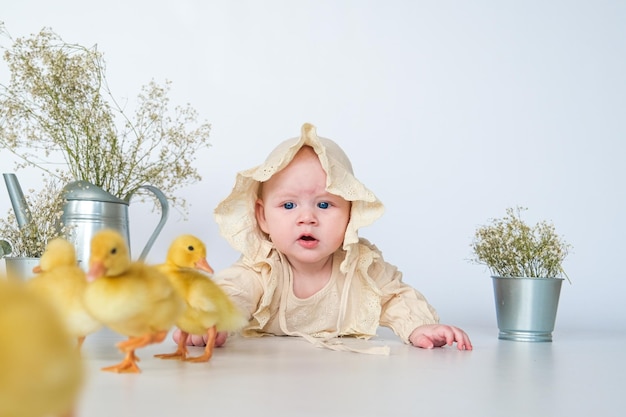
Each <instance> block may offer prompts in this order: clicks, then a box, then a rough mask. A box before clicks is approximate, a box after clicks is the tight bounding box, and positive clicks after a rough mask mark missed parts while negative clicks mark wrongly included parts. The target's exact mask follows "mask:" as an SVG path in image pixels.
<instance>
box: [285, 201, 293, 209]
mask: <svg viewBox="0 0 626 417" xmlns="http://www.w3.org/2000/svg"><path fill="white" fill-rule="evenodd" d="M295 206H296V205H295V204H293V203H292V202H291V201H289V202H288V203H285V204H283V207H284V208H286V209H287V210H291V209H292V208H294V207H295Z"/></svg>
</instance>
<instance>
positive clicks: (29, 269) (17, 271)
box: [4, 256, 40, 281]
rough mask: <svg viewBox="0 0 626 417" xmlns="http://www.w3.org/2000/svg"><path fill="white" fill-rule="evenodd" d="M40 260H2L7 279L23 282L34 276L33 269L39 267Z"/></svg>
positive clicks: (16, 257)
mask: <svg viewBox="0 0 626 417" xmlns="http://www.w3.org/2000/svg"><path fill="white" fill-rule="evenodd" d="M39 259H40V258H27V257H19V256H7V257H5V258H4V262H5V264H4V265H5V267H6V274H7V279H9V280H11V281H25V280H27V279H30V278H32V277H33V276H35V273H34V272H33V268H34V267H36V266H38V265H39Z"/></svg>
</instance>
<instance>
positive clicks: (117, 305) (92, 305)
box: [85, 229, 185, 372]
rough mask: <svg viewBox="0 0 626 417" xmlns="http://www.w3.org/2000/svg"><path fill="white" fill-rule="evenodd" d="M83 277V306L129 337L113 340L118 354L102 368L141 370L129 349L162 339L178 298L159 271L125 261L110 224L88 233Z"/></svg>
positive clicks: (123, 249)
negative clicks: (88, 249)
mask: <svg viewBox="0 0 626 417" xmlns="http://www.w3.org/2000/svg"><path fill="white" fill-rule="evenodd" d="M87 280H88V281H89V284H88V285H87V290H86V292H85V305H86V306H87V309H88V311H89V312H90V313H91V314H92V315H93V316H94V317H95V318H96V319H98V320H100V321H101V322H102V323H104V324H105V325H106V326H108V327H109V328H111V329H112V330H113V331H115V332H118V333H120V334H123V335H126V336H128V337H129V338H128V340H126V341H123V342H120V343H118V344H117V347H118V348H119V349H120V350H121V351H122V352H124V353H125V354H126V357H125V358H124V360H123V361H122V362H120V363H119V364H117V365H114V366H110V367H107V368H103V370H104V371H112V372H141V371H140V369H139V367H138V366H137V363H136V362H137V361H138V358H137V357H136V356H135V350H136V349H139V348H142V347H144V346H147V345H149V344H151V343H160V342H162V341H163V339H164V338H165V337H166V336H167V333H168V331H169V330H170V328H172V327H173V326H174V323H175V322H176V320H177V319H178V317H179V316H180V314H181V313H182V312H183V309H184V308H185V303H184V301H183V300H182V298H181V297H180V295H179V294H178V292H177V291H176V290H175V289H174V287H173V286H172V284H171V283H170V282H169V280H168V279H167V277H166V276H165V275H164V274H163V273H161V272H159V271H158V270H157V269H156V268H155V267H151V266H148V265H145V264H144V263H141V262H132V261H131V259H130V253H129V250H128V245H127V244H126V241H125V240H124V238H123V237H122V235H121V234H120V233H119V232H117V231H114V230H109V229H104V230H101V231H99V232H98V233H96V234H95V235H94V237H93V238H92V240H91V255H90V258H89V271H88V272H87Z"/></svg>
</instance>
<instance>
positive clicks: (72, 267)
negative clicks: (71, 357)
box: [26, 238, 102, 350]
mask: <svg viewBox="0 0 626 417" xmlns="http://www.w3.org/2000/svg"><path fill="white" fill-rule="evenodd" d="M33 272H35V273H36V275H35V276H34V277H33V278H32V279H30V280H28V281H26V285H27V286H28V287H30V288H31V289H32V290H33V291H34V292H36V293H38V294H40V295H41V296H42V297H44V298H46V299H47V300H49V301H50V303H51V304H52V306H53V307H55V308H56V309H57V311H58V312H59V314H60V315H61V318H62V319H63V320H64V322H65V324H66V327H67V329H68V330H69V332H70V334H71V335H72V336H73V337H76V338H77V339H78V349H79V350H80V348H81V346H82V344H83V341H84V340H85V337H86V336H87V335H89V334H91V333H94V332H96V331H97V330H98V329H100V327H102V324H101V323H100V322H99V321H98V320H96V319H95V318H93V317H92V316H91V314H89V313H88V312H87V310H86V309H85V305H84V303H83V296H84V294H85V289H86V288H87V277H86V274H85V272H84V271H83V270H82V269H81V268H80V267H79V266H78V264H77V260H76V250H75V249H74V245H72V244H71V243H70V242H68V241H67V240H65V239H63V238H56V239H53V240H51V241H50V242H48V245H47V246H46V250H45V251H44V253H43V255H42V256H41V259H40V261H39V266H37V267H35V268H34V269H33Z"/></svg>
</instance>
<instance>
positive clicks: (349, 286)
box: [174, 124, 472, 350]
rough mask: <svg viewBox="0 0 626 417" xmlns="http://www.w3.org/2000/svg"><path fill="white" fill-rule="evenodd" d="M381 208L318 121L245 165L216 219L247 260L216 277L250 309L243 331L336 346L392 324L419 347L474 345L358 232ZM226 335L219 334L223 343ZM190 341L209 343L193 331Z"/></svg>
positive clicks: (230, 293)
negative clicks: (339, 339)
mask: <svg viewBox="0 0 626 417" xmlns="http://www.w3.org/2000/svg"><path fill="white" fill-rule="evenodd" d="M382 213H383V205H382V203H381V202H380V201H379V200H378V199H377V198H376V196H375V195H374V194H373V193H372V192H371V191H370V190H368V189H367V188H366V187H365V186H364V185H363V184H361V182H359V181H358V180H357V179H356V178H355V177H354V175H353V172H352V166H351V163H350V161H349V159H348V158H347V156H346V155H345V153H344V152H343V151H342V150H341V148H340V147H339V146H338V145H337V144H336V143H335V142H333V141H331V140H329V139H325V138H320V137H318V136H317V134H316V131H315V127H314V126H312V125H310V124H305V125H304V126H303V127H302V134H301V136H300V137H299V138H294V139H291V140H288V141H285V142H283V143H281V144H280V145H279V146H278V147H277V148H275V149H274V151H273V152H272V153H271V154H270V155H269V157H268V158H267V160H266V161H265V163H264V164H262V165H260V166H258V167H255V168H252V169H249V170H246V171H242V172H240V173H239V174H238V175H237V180H236V183H235V186H234V188H233V191H232V193H231V194H230V195H229V196H228V197H227V198H226V199H225V200H223V201H222V202H221V203H220V204H219V205H218V206H217V208H216V210H215V218H216V221H217V223H218V225H219V227H220V232H221V234H222V236H224V237H225V238H226V239H227V240H228V241H229V242H230V244H231V245H232V246H233V247H234V248H235V249H237V250H238V251H239V252H241V257H240V259H239V260H238V261H237V262H236V263H235V264H233V265H232V266H231V267H229V268H227V269H225V270H223V271H221V272H219V273H218V274H217V275H216V276H215V277H214V278H215V280H216V281H217V282H219V283H220V285H221V286H222V287H223V288H224V290H225V291H226V292H227V293H228V294H229V295H230V296H231V297H232V299H233V301H234V302H235V303H236V304H237V305H238V306H239V307H240V308H241V309H242V310H244V312H245V313H246V314H247V315H248V317H249V322H248V325H247V326H246V327H245V328H244V330H243V334H244V335H248V336H251V335H263V334H272V335H292V336H301V337H304V338H306V339H308V340H310V341H311V342H312V343H316V344H318V345H319V344H321V345H324V346H326V347H328V348H331V349H337V346H338V345H341V344H337V343H332V344H331V343H328V342H329V340H330V339H331V338H335V337H339V336H354V337H358V338H370V337H372V336H375V335H376V330H377V328H378V327H379V326H386V327H389V328H391V329H392V330H393V331H394V332H395V333H396V334H397V335H398V336H399V337H400V338H401V339H402V340H403V341H404V342H405V343H411V344H412V345H413V346H417V347H421V348H433V347H441V346H445V345H452V344H453V343H455V342H456V344H457V347H458V349H460V350H471V349H472V344H471V342H470V339H469V337H468V335H467V334H466V333H465V332H464V331H463V330H461V329H459V328H458V327H455V326H449V325H443V324H438V323H439V317H438V315H437V313H436V311H435V309H434V308H433V307H432V306H431V305H430V304H428V302H427V301H426V299H425V298H424V296H423V295H422V294H421V293H420V292H418V291H417V290H415V289H414V288H412V287H411V286H409V285H407V284H405V283H404V282H403V281H402V274H401V273H400V272H399V271H398V269H397V268H396V267H395V266H393V265H391V264H389V263H387V262H386V261H385V260H384V259H383V256H382V253H381V252H380V251H379V250H378V249H377V248H376V246H374V245H373V244H371V243H370V242H368V241H367V240H366V239H364V238H360V237H359V236H358V234H357V231H358V230H359V228H361V227H363V226H366V225H369V224H371V223H372V222H373V221H375V220H376V219H377V218H379V217H380V216H381V215H382ZM178 337H180V333H179V332H178V331H177V332H175V334H174V339H175V340H176V339H177V338H178ZM225 340H226V334H223V333H222V334H220V335H219V336H218V339H217V341H216V345H221V344H223V343H224V342H225ZM187 343H188V344H192V345H204V344H205V343H206V340H204V339H203V337H202V336H190V337H189V338H188V340H187Z"/></svg>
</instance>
